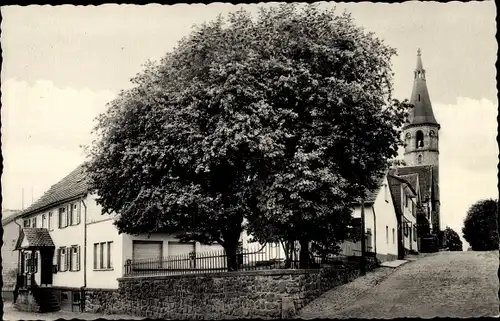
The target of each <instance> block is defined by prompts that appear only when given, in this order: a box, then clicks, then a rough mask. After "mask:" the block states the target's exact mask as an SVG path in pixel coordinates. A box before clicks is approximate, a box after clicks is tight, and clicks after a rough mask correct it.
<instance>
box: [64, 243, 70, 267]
mask: <svg viewBox="0 0 500 321" xmlns="http://www.w3.org/2000/svg"><path fill="white" fill-rule="evenodd" d="M68 270H69V271H71V247H67V248H66V269H65V271H68Z"/></svg>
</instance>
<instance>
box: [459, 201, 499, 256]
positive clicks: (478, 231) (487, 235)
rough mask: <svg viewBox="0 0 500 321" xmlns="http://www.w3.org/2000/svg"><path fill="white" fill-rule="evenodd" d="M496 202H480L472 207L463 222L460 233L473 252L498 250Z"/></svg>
mask: <svg viewBox="0 0 500 321" xmlns="http://www.w3.org/2000/svg"><path fill="white" fill-rule="evenodd" d="M497 211H498V201H496V200H493V199H486V200H481V201H478V202H477V203H475V204H474V205H472V206H471V207H470V209H469V211H468V212H467V216H466V217H465V220H464V227H463V228H462V232H463V235H464V238H465V240H466V241H467V242H468V243H469V244H470V245H471V247H472V250H473V251H490V250H498V230H497V224H498V222H497V213H498V212H497Z"/></svg>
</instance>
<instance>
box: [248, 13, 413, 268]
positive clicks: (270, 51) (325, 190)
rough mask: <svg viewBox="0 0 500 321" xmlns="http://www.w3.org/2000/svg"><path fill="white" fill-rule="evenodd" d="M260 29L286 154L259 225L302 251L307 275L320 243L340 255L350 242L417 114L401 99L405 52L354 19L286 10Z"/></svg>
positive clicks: (279, 153)
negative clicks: (396, 58) (399, 70)
mask: <svg viewBox="0 0 500 321" xmlns="http://www.w3.org/2000/svg"><path fill="white" fill-rule="evenodd" d="M259 21H263V23H262V26H261V27H260V31H259V33H258V39H263V40H261V42H260V46H259V48H260V52H261V54H260V57H262V63H263V64H264V65H265V68H264V70H265V72H266V76H267V77H265V78H263V79H262V84H263V85H265V87H266V88H267V95H268V97H269V99H268V101H269V102H270V105H271V106H272V107H273V108H272V113H273V116H274V118H275V119H277V121H274V122H273V123H274V128H275V133H276V134H277V135H276V136H275V137H273V138H274V142H277V144H275V148H274V151H275V152H274V153H273V154H272V157H267V163H266V168H267V169H268V171H267V172H266V173H265V177H261V182H262V184H261V190H262V192H261V193H260V195H259V197H258V199H259V202H258V205H259V209H260V211H259V212H258V215H261V216H263V217H264V220H266V221H267V222H268V223H267V224H269V225H270V226H273V227H276V228H277V229H278V230H280V229H281V228H284V229H285V230H286V231H282V232H281V233H282V234H286V236H287V237H289V238H291V239H292V240H298V241H299V242H300V244H301V246H300V250H301V255H300V261H301V264H302V267H305V264H306V261H307V258H308V256H309V253H308V252H309V244H310V243H311V242H314V241H317V242H320V243H321V246H320V247H319V248H325V245H327V244H326V243H329V244H328V245H327V247H330V248H334V247H335V245H336V244H335V243H336V242H338V241H341V240H342V239H343V238H345V237H346V236H347V234H348V233H347V226H348V223H349V220H350V217H351V209H352V204H353V200H354V199H356V198H358V197H361V196H363V193H364V191H365V190H366V189H368V190H373V189H374V188H376V186H375V179H374V178H375V177H377V175H379V174H381V173H382V171H384V170H385V168H386V166H387V162H388V160H389V159H392V158H393V157H394V156H396V154H397V148H398V144H400V140H399V137H400V131H399V128H400V126H401V125H402V122H403V120H404V116H405V112H406V108H407V107H408V106H407V105H406V104H403V103H400V102H398V101H393V100H392V97H391V89H392V82H391V64H390V58H391V57H392V55H394V54H395V51H394V50H393V49H392V48H389V47H387V46H385V45H384V44H383V43H382V42H381V41H380V40H378V39H377V38H375V37H374V35H373V34H371V33H366V32H364V31H363V30H362V29H361V28H358V27H356V25H355V24H354V22H353V20H352V18H351V16H350V15H348V14H343V15H339V16H336V15H334V14H333V12H330V11H319V10H316V9H315V7H307V8H306V9H305V10H304V11H301V12H299V11H297V10H295V9H294V7H293V6H283V7H281V9H279V10H269V11H264V12H261V15H260V18H259ZM255 232H256V233H258V232H259V230H258V229H257V230H256V231H255ZM325 242H326V243H325Z"/></svg>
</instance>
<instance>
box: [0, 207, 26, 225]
mask: <svg viewBox="0 0 500 321" xmlns="http://www.w3.org/2000/svg"><path fill="white" fill-rule="evenodd" d="M7 213H10V214H7ZM6 214H7V215H6ZM22 214H23V213H22V211H20V210H3V211H2V226H4V225H7V224H9V223H11V222H13V221H15V220H16V219H17V218H18V217H19V216H21V215H22Z"/></svg>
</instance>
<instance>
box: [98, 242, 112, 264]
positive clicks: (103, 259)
mask: <svg viewBox="0 0 500 321" xmlns="http://www.w3.org/2000/svg"><path fill="white" fill-rule="evenodd" d="M112 252H113V242H100V243H94V270H107V269H112V268H113V264H112V260H111V254H112Z"/></svg>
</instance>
